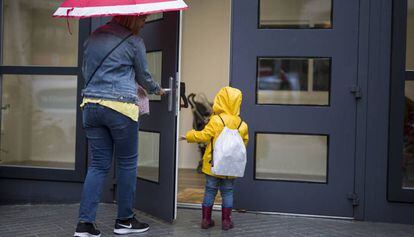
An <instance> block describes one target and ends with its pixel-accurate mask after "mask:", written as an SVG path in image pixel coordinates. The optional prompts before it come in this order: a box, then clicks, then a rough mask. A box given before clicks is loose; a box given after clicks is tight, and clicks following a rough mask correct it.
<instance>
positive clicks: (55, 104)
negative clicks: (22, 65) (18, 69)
mask: <svg viewBox="0 0 414 237" xmlns="http://www.w3.org/2000/svg"><path fill="white" fill-rule="evenodd" d="M76 84H77V78H76V76H43V75H4V76H3V86H2V93H3V94H2V113H1V151H0V160H1V161H0V164H1V165H13V166H25V167H38V168H58V169H74V168H75V142H76V95H77V88H76Z"/></svg>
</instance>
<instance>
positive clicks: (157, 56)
mask: <svg viewBox="0 0 414 237" xmlns="http://www.w3.org/2000/svg"><path fill="white" fill-rule="evenodd" d="M147 61H148V69H149V71H150V72H151V76H152V79H154V81H156V82H158V83H159V84H160V85H161V75H162V74H161V73H162V51H155V52H150V53H147ZM148 98H149V99H150V100H161V96H159V95H148Z"/></svg>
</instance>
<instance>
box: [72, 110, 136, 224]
mask: <svg viewBox="0 0 414 237" xmlns="http://www.w3.org/2000/svg"><path fill="white" fill-rule="evenodd" d="M83 127H84V129H85V132H86V137H87V140H88V145H89V159H90V162H89V167H88V173H87V175H86V179H85V183H84V185H83V191H82V200H81V203H80V208H79V221H84V222H94V221H95V218H96V210H97V208H98V203H99V202H100V199H101V194H102V189H103V186H104V184H105V179H106V176H107V174H108V172H109V171H110V169H111V164H112V156H114V157H115V158H116V168H117V170H116V178H117V203H118V219H127V218H130V217H132V216H133V215H134V213H133V203H134V197H135V187H136V174H137V160H138V123H137V122H135V121H133V120H132V119H130V118H129V117H127V116H125V115H123V114H121V113H118V112H116V111H114V110H112V109H110V108H107V107H104V106H101V105H98V104H91V103H89V104H86V105H85V107H84V109H83Z"/></svg>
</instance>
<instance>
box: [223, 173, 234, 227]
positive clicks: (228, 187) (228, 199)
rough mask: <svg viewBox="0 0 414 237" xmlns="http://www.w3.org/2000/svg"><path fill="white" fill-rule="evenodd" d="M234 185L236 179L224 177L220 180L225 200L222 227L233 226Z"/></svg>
mask: <svg viewBox="0 0 414 237" xmlns="http://www.w3.org/2000/svg"><path fill="white" fill-rule="evenodd" d="M233 186H234V179H222V180H221V182H220V193H221V198H222V200H223V204H222V207H221V228H222V229H223V230H229V229H231V228H233V226H234V225H233V221H232V220H231V209H232V208H233Z"/></svg>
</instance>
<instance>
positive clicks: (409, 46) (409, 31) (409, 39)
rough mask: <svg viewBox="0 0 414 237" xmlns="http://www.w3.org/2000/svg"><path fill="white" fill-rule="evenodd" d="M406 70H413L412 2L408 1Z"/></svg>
mask: <svg viewBox="0 0 414 237" xmlns="http://www.w3.org/2000/svg"><path fill="white" fill-rule="evenodd" d="M406 68H407V70H414V0H408V18H407V61H406Z"/></svg>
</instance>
